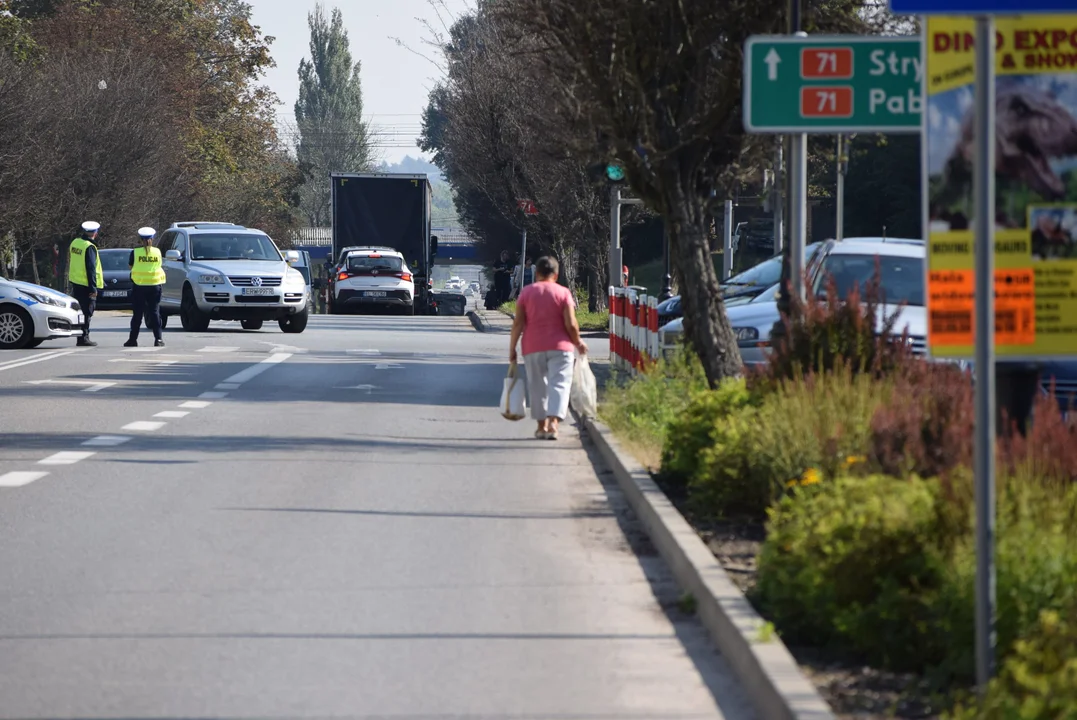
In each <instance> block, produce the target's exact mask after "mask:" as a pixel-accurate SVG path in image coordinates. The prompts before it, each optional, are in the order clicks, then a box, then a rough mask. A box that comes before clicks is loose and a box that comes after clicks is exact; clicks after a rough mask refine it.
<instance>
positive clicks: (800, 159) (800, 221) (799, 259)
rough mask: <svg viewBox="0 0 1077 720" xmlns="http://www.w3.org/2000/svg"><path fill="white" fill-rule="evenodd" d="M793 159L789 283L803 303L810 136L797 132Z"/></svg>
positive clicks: (792, 147)
mask: <svg viewBox="0 0 1077 720" xmlns="http://www.w3.org/2000/svg"><path fill="white" fill-rule="evenodd" d="M789 140H790V146H791V150H792V152H790V157H789V171H790V172H789V174H790V178H789V186H790V202H789V208H790V218H789V272H790V277H789V282H790V290H791V291H792V292H790V295H792V296H793V297H796V298H799V299H800V300H803V299H804V297H805V295H804V246H805V245H806V244H807V239H808V223H807V216H808V136H807V135H806V134H804V133H797V134H795V135H793V136H792V137H790V139H789Z"/></svg>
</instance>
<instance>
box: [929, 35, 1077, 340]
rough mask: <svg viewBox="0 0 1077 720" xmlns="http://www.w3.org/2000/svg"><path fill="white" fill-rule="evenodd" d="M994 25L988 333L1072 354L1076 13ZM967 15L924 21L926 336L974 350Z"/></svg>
mask: <svg viewBox="0 0 1077 720" xmlns="http://www.w3.org/2000/svg"><path fill="white" fill-rule="evenodd" d="M995 24H996V37H995V47H996V51H997V52H996V72H997V74H998V77H997V80H996V103H995V106H996V145H995V148H996V158H995V171H996V172H995V177H996V184H997V188H996V201H995V202H996V208H995V209H996V217H995V248H994V252H995V268H996V272H995V304H996V308H995V310H996V312H995V332H996V338H995V339H996V350H997V353H998V355H999V356H1000V357H1011V358H1016V357H1020V358H1029V359H1031V358H1037V357H1047V356H1058V355H1077V15H1038V16H1026V17H1018V18H998V19H997V20H996V21H995ZM974 35H975V23H974V21H973V20H969V19H966V18H936V17H929V18H928V19H927V20H926V24H925V48H924V54H925V73H924V94H925V99H926V107H925V112H924V130H925V132H924V143H925V153H924V155H925V160H926V175H927V182H926V183H925V193H926V195H927V203H926V204H927V210H928V220H927V221H928V227H927V228H926V237H927V238H928V262H927V310H928V346H929V348H930V349H931V352H932V354H934V355H937V356H942V357H971V356H972V352H973V329H972V325H973V322H972V313H973V297H974V289H975V288H974V282H973V252H974V241H973V227H972V219H973V217H974V215H975V207H974V206H973V203H972V178H973V175H972V172H973V171H972V160H973V155H974V151H973V140H974V137H973V128H972V123H973V111H974V110H973V103H972V101H973V92H972V91H973V83H974V72H973V51H974Z"/></svg>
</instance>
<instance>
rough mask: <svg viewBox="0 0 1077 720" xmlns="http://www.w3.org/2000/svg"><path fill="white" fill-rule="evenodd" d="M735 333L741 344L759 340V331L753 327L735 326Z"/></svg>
mask: <svg viewBox="0 0 1077 720" xmlns="http://www.w3.org/2000/svg"><path fill="white" fill-rule="evenodd" d="M733 335H734V336H735V337H736V338H737V343H738V344H740V345H743V344H745V343H754V342H756V341H757V340H759V331H758V330H756V329H755V328H753V327H735V328H733Z"/></svg>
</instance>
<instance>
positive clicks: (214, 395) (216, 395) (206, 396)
mask: <svg viewBox="0 0 1077 720" xmlns="http://www.w3.org/2000/svg"><path fill="white" fill-rule="evenodd" d="M226 397H228V393H226V392H204V393H202V394H201V395H199V396H198V399H199V400H221V399H224V398H226Z"/></svg>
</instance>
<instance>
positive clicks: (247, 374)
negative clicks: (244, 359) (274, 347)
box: [225, 353, 292, 383]
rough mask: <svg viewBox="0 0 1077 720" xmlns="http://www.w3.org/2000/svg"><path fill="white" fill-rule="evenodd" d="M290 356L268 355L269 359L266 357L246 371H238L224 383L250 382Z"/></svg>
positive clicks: (281, 354) (285, 354) (283, 354)
mask: <svg viewBox="0 0 1077 720" xmlns="http://www.w3.org/2000/svg"><path fill="white" fill-rule="evenodd" d="M291 356H292V354H291V353H276V354H274V355H270V356H269V357H267V358H266V359H265V360H263V361H262V362H260V363H258V364H257V365H252V366H250V367H249V368H247V369H246V370H240V371H239V372H237V373H236V374H235V375H233V376H232V377H230V378H226V379H225V382H226V383H245V382H247V381H248V380H251V379H253V378H256V377H258V376H259V375H261V374H262V373H264V372H265V371H266V370H268V369H269V368H271V367H273V366H274V365H278V364H280V363H282V362H284V361H285V360H287V359H288V358H290V357H291Z"/></svg>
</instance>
